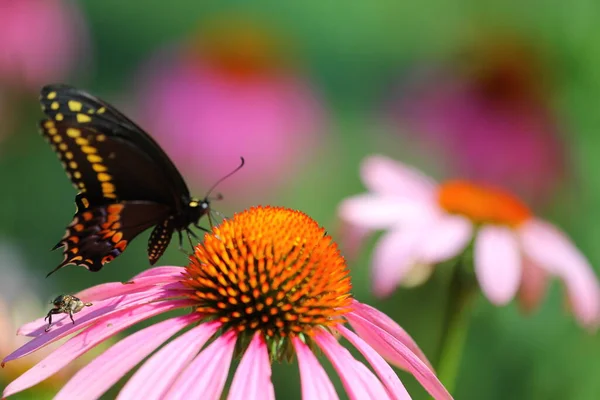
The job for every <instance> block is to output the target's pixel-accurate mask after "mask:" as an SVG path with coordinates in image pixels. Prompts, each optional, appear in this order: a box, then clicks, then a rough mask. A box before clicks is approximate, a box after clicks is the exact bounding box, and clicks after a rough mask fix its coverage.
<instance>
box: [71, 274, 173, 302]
mask: <svg viewBox="0 0 600 400" xmlns="http://www.w3.org/2000/svg"><path fill="white" fill-rule="evenodd" d="M181 279H182V277H181V274H169V275H151V276H146V277H142V278H135V280H131V281H129V282H109V283H103V284H100V285H96V286H93V287H91V288H88V289H85V290H82V291H81V292H79V293H77V294H75V296H77V297H79V298H80V299H81V300H82V301H86V302H92V301H100V300H106V299H109V298H111V297H116V296H121V295H124V294H128V293H135V292H139V291H142V290H146V289H147V288H148V286H156V285H166V284H168V283H172V282H178V281H180V280H181ZM181 289H182V290H185V287H184V286H183V285H182V286H181Z"/></svg>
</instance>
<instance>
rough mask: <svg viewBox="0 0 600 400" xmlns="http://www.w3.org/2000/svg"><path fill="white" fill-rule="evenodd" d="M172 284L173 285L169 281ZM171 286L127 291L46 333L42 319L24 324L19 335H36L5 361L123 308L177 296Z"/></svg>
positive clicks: (66, 320) (30, 351)
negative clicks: (135, 291)
mask: <svg viewBox="0 0 600 400" xmlns="http://www.w3.org/2000/svg"><path fill="white" fill-rule="evenodd" d="M170 285H172V284H170ZM168 286H169V285H167V286H165V287H162V288H159V287H156V288H148V290H147V291H145V292H141V293H133V294H126V295H123V296H118V297H114V298H112V299H107V300H102V301H99V302H97V303H96V304H94V305H93V306H92V307H86V308H84V309H83V310H81V311H80V312H79V313H77V318H76V319H75V324H72V323H71V320H70V319H68V318H69V317H68V316H67V317H66V318H65V317H63V318H62V319H60V320H58V321H57V322H56V324H55V323H54V321H53V324H52V327H51V328H50V331H48V332H46V331H45V329H46V327H47V326H48V324H47V322H46V321H44V319H43V318H40V319H38V320H36V321H33V322H30V323H28V324H25V325H24V326H23V327H21V329H19V332H18V333H19V334H21V335H23V334H26V335H27V336H33V337H34V338H33V339H32V340H31V341H29V342H27V343H26V344H25V345H23V346H22V347H20V348H19V349H17V350H16V351H15V352H14V353H12V354H10V355H9V356H7V357H6V358H5V359H4V362H7V361H10V360H15V359H17V358H20V357H23V356H26V355H27V354H30V353H32V352H34V351H36V350H38V349H39V348H41V347H44V346H46V345H47V344H50V343H53V342H55V341H56V340H59V339H60V338H63V337H65V336H67V335H70V334H72V333H75V332H77V331H79V330H81V329H82V328H85V327H87V326H89V325H91V324H93V323H96V322H99V321H100V320H102V319H104V318H106V317H108V316H110V315H112V314H114V313H117V312H119V311H122V310H127V309H132V310H133V309H135V308H136V307H139V306H141V305H144V304H147V303H150V302H154V301H158V300H162V299H166V298H169V297H172V296H174V295H175V294H176V293H179V292H171V291H169V290H165V288H167V287H168Z"/></svg>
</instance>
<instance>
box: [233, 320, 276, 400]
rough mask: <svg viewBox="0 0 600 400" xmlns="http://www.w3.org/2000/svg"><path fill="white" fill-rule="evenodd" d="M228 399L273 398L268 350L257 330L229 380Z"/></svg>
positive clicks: (257, 399) (273, 390)
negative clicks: (230, 380)
mask: <svg viewBox="0 0 600 400" xmlns="http://www.w3.org/2000/svg"><path fill="white" fill-rule="evenodd" d="M227 399H228V400H254V399H256V400H260V399H265V400H269V399H270V400H274V399H275V389H274V388H273V382H271V361H270V360H269V351H268V350H267V345H266V343H265V340H264V339H263V337H262V333H260V332H258V333H256V334H255V335H254V338H253V339H252V342H250V346H248V349H247V350H246V353H244V357H242V361H240V365H239V366H238V369H237V371H236V372H235V375H234V377H233V382H231V388H230V389H229V396H227Z"/></svg>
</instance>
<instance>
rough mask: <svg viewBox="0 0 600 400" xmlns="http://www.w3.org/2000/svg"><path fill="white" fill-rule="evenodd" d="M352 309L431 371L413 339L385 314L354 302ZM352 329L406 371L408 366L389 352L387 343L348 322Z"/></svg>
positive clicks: (367, 330) (358, 325) (368, 331)
mask: <svg viewBox="0 0 600 400" xmlns="http://www.w3.org/2000/svg"><path fill="white" fill-rule="evenodd" d="M352 309H353V310H354V313H356V314H358V315H359V316H360V317H361V318H363V319H365V320H367V321H369V322H370V323H371V324H374V325H376V326H378V327H379V328H381V329H383V330H385V331H386V332H387V333H389V334H390V335H392V336H393V337H394V338H396V339H397V340H399V341H400V342H401V343H402V344H403V345H405V346H406V347H408V349H409V350H410V351H412V352H413V354H415V355H416V356H417V357H419V359H420V360H421V361H423V363H424V364H425V365H427V367H429V369H431V370H432V371H433V367H432V366H431V364H430V363H429V360H428V359H427V357H426V356H425V354H424V353H423V351H422V350H421V349H420V348H419V346H418V345H417V343H416V342H415V341H414V340H413V338H412V337H411V336H410V335H409V334H408V333H407V332H406V331H405V330H404V329H403V328H402V327H401V326H400V325H398V324H397V323H396V321H394V320H393V319H391V318H390V317H388V316H387V315H386V314H384V313H382V312H381V311H379V310H377V309H375V308H373V307H371V306H369V305H367V304H363V303H360V302H358V301H356V300H354V301H353V302H352ZM349 322H350V325H352V328H354V330H355V331H356V333H358V335H359V336H360V337H361V338H362V339H364V340H365V341H366V342H367V343H368V344H369V345H370V346H371V347H372V348H374V349H375V350H376V351H377V352H378V353H379V354H381V355H382V356H383V357H384V358H386V359H387V360H388V361H392V362H393V363H394V364H395V365H397V366H399V367H400V368H403V369H405V370H408V366H407V365H405V366H403V361H402V359H401V358H399V357H397V355H396V351H392V352H390V351H389V345H388V344H387V342H385V341H382V340H381V339H380V338H379V337H378V336H377V335H373V334H372V333H371V331H370V330H369V329H364V328H363V326H362V325H361V324H356V325H355V324H354V323H353V321H352V319H350V320H349ZM367 338H371V339H372V340H368V339H367Z"/></svg>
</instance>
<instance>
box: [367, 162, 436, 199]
mask: <svg viewBox="0 0 600 400" xmlns="http://www.w3.org/2000/svg"><path fill="white" fill-rule="evenodd" d="M361 176H362V179H363V182H364V183H365V186H366V187H367V188H368V189H369V190H370V191H372V192H376V193H381V194H391V195H400V196H406V197H409V198H418V199H431V198H432V197H433V196H434V193H435V187H436V183H435V182H434V181H433V180H432V179H431V178H429V177H427V176H426V175H424V174H423V173H421V172H420V171H418V170H417V169H415V168H412V167H409V166H408V165H405V164H402V163H400V162H398V161H394V160H392V159H391V158H388V157H384V156H380V155H375V156H370V157H367V158H366V159H365V160H364V161H363V162H362V165H361Z"/></svg>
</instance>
